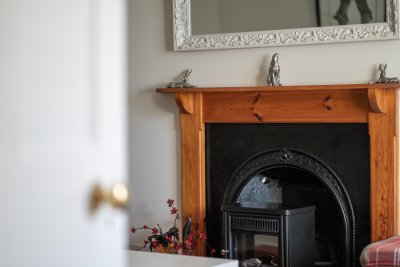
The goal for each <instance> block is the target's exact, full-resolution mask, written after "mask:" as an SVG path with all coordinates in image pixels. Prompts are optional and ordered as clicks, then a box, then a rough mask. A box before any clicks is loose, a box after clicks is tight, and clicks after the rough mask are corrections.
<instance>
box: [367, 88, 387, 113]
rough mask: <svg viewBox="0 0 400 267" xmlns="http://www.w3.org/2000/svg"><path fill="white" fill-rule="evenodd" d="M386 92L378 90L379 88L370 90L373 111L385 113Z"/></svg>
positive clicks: (370, 103)
mask: <svg viewBox="0 0 400 267" xmlns="http://www.w3.org/2000/svg"><path fill="white" fill-rule="evenodd" d="M385 92H386V90H382V89H378V88H370V89H368V100H369V105H370V107H371V109H372V111H374V112H376V113H384V112H385V110H386V103H385V101H386V99H385Z"/></svg>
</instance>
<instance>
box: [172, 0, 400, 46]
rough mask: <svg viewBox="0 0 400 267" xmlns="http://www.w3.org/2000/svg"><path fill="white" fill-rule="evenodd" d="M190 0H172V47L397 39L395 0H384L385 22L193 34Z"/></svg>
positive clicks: (397, 26) (397, 19) (275, 44)
mask: <svg viewBox="0 0 400 267" xmlns="http://www.w3.org/2000/svg"><path fill="white" fill-rule="evenodd" d="M190 1H191V0H173V8H174V11H173V21H174V50H175V51H187V50H208V49H231V48H252V47H267V46H285V45H301V44H316V43H335V42H354V41H371V40H388V39H398V38H399V25H398V24H399V18H398V13H399V12H398V0H386V22H385V23H371V24H356V25H342V26H330V27H319V28H303V29H290V30H274V31H258V32H241V33H226V34H209V35H192V34H191V16H190Z"/></svg>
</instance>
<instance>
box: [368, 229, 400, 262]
mask: <svg viewBox="0 0 400 267" xmlns="http://www.w3.org/2000/svg"><path fill="white" fill-rule="evenodd" d="M360 262H361V265H362V266H363V267H366V266H368V267H370V266H380V267H391V266H398V267H400V236H394V237H391V238H389V239H386V240H382V241H379V242H376V243H372V244H370V245H368V246H366V247H365V248H364V250H363V251H362V253H361V256H360Z"/></svg>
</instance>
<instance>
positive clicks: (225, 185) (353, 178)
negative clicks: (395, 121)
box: [206, 123, 370, 267]
mask: <svg viewBox="0 0 400 267" xmlns="http://www.w3.org/2000/svg"><path fill="white" fill-rule="evenodd" d="M206 178H207V181H206V186H207V187H206V194H207V211H206V215H207V216H206V225H207V232H208V233H209V240H208V241H209V243H210V244H213V246H215V247H216V248H218V249H224V243H223V222H222V213H221V206H222V205H232V204H235V203H241V202H249V201H251V202H277V203H280V204H282V205H302V206H315V207H316V212H315V242H314V243H315V262H316V263H315V266H341V267H353V266H360V265H359V263H358V260H357V259H358V257H359V255H360V253H361V250H362V248H363V247H364V246H366V245H367V244H369V243H370V202H369V201H370V199H369V195H370V183H369V136H368V125H367V124H362V123H344V124H341V123H337V124H336V123H335V124H295V123H294V124H292V123H291V124H207V125H206ZM323 264H328V265H323Z"/></svg>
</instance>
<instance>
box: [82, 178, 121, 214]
mask: <svg viewBox="0 0 400 267" xmlns="http://www.w3.org/2000/svg"><path fill="white" fill-rule="evenodd" d="M128 200H129V190H128V187H127V186H126V185H125V184H121V183H116V184H114V185H113V186H112V187H111V188H102V187H101V186H100V185H99V184H96V185H95V186H94V187H93V190H92V194H91V201H90V202H91V203H90V208H91V210H92V211H95V210H97V209H98V207H99V206H100V205H101V204H103V203H108V204H110V205H112V206H113V207H115V208H124V207H126V206H127V204H128Z"/></svg>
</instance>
